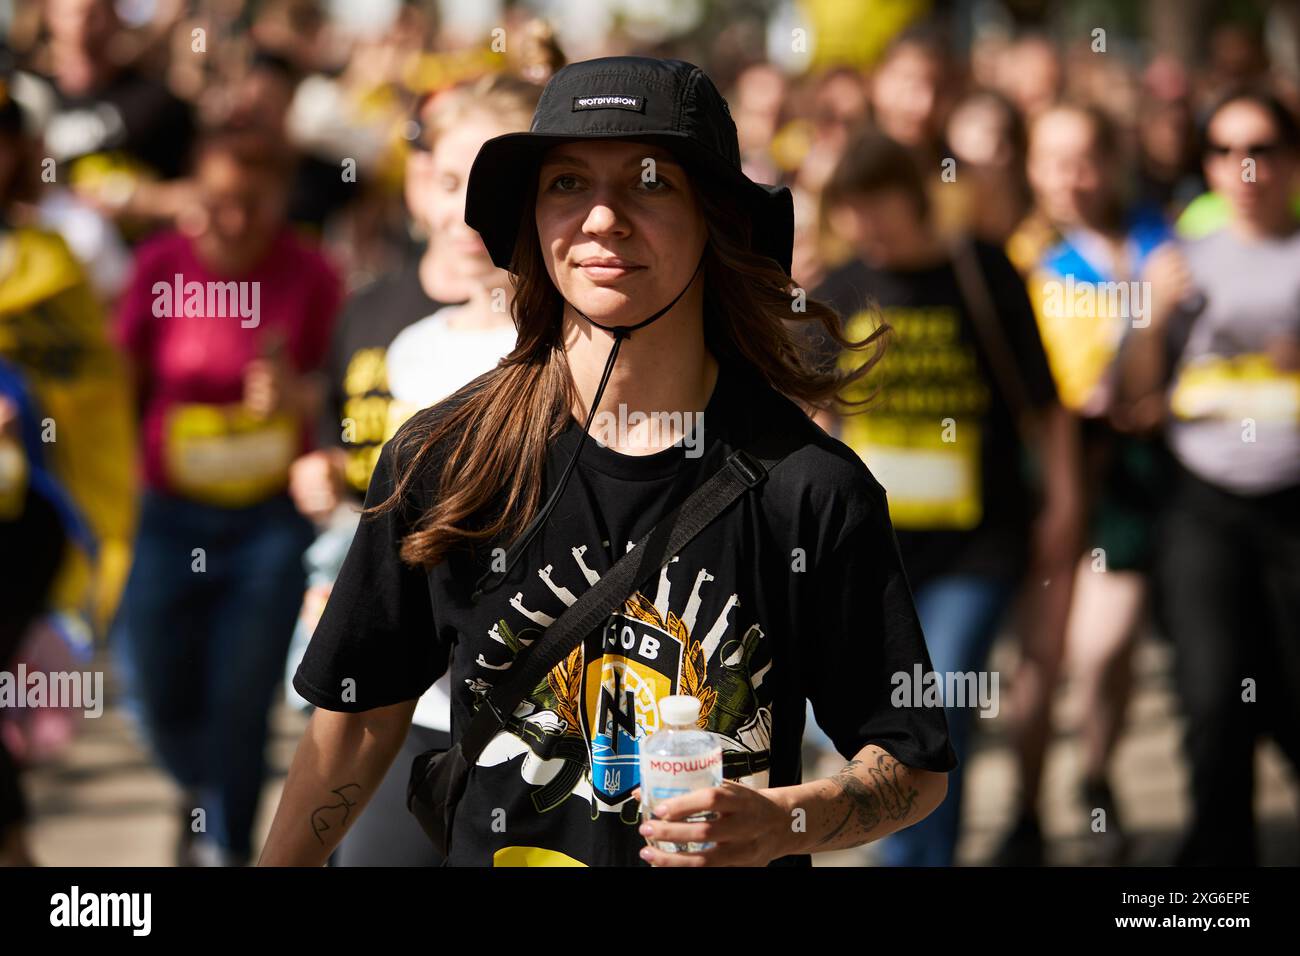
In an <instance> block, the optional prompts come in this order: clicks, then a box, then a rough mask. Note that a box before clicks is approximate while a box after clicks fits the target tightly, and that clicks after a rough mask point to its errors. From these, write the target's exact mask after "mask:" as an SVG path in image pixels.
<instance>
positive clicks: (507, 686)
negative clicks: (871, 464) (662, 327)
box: [406, 449, 784, 857]
mask: <svg viewBox="0 0 1300 956" xmlns="http://www.w3.org/2000/svg"><path fill="white" fill-rule="evenodd" d="M782 457H784V455H778V456H777V457H772V458H765V457H755V456H753V455H750V454H749V453H747V452H746V451H744V450H743V449H742V450H737V451H735V452H733V453H732V454H731V456H730V457H728V458H727V461H726V463H725V464H724V465H723V467H721V468H719V469H718V471H717V472H716V473H714V474H713V475H712V476H711V477H710V478H709V480H708V481H706V482H705V483H704V484H702V485H701V486H700V487H699V488H697V489H695V491H693V492H691V494H690V496H689V497H688V498H687V499H686V500H685V501H683V502H682V503H681V504H680V505H678V506H677V507H676V508H675V509H673V511H672V512H671V513H670V514H668V515H667V516H666V517H665V518H664V519H663V520H662V521H660V522H659V523H658V524H657V525H656V526H655V527H654V529H653V530H651V532H650V533H649V534H647V535H646V536H645V537H644V538H642V539H641V540H640V541H638V542H637V543H636V546H635V547H633V548H632V550H630V551H628V552H627V553H626V554H624V555H623V556H622V557H621V558H619V559H618V561H616V562H615V563H614V566H613V567H611V568H610V569H609V571H607V572H606V573H605V574H604V575H602V576H601V579H600V580H599V581H597V582H596V583H595V584H594V585H593V586H592V587H590V588H588V589H587V590H586V591H584V592H583V594H582V596H581V597H579V598H578V600H577V601H575V602H574V603H573V604H572V605H571V606H569V607H568V608H567V609H565V611H564V612H563V613H562V614H561V615H560V616H559V617H558V618H556V620H555V621H554V622H553V623H552V624H551V626H550V627H548V628H547V629H546V632H545V633H544V634H543V635H542V637H541V638H539V639H538V641H537V643H536V644H534V645H533V646H532V647H531V648H530V649H529V652H528V653H527V656H526V657H525V658H524V659H523V660H522V662H521V661H520V660H519V659H516V660H515V663H514V665H513V666H512V667H511V669H510V674H509V676H508V677H507V679H506V680H505V681H504V682H502V683H501V684H498V685H497V686H496V687H494V688H493V689H492V690H491V691H490V692H489V693H488V694H487V695H486V696H485V697H484V698H483V700H482V703H480V705H479V708H478V710H477V711H475V713H474V717H473V719H472V720H471V721H470V724H469V727H468V728H466V730H465V733H464V735H463V736H462V737H461V738H460V740H459V741H457V742H456V743H455V744H453V745H452V747H451V748H450V749H449V750H430V751H427V752H425V753H422V754H420V755H419V756H418V757H416V758H415V761H414V762H413V763H412V765H411V778H410V781H409V783H408V784H407V788H406V806H407V809H409V810H410V811H411V813H413V814H414V815H415V818H416V820H418V821H419V823H420V826H421V827H422V828H423V830H424V832H425V833H426V834H427V835H428V837H429V839H430V840H431V841H432V842H433V845H434V847H435V848H436V849H437V850H438V852H439V853H441V854H442V855H443V856H444V857H446V856H447V853H448V850H449V849H450V844H451V832H452V824H453V822H454V820H455V815H456V805H457V803H459V802H460V799H461V797H462V796H463V795H464V793H465V785H466V783H467V782H468V781H469V773H470V768H471V767H473V766H474V764H475V762H477V760H478V758H479V755H480V754H481V753H482V752H483V748H484V747H486V746H487V745H488V743H489V742H490V741H491V740H492V738H493V737H494V736H496V734H497V732H498V731H500V730H501V728H502V727H504V726H505V723H506V718H507V717H509V716H510V714H511V713H513V712H514V709H515V708H516V707H517V706H518V705H519V702H520V701H521V700H523V699H524V697H525V696H526V695H527V694H528V692H529V691H530V690H531V689H532V688H534V687H536V686H537V684H538V682H539V681H540V680H542V678H544V677H545V676H546V674H547V673H549V672H550V670H551V668H553V667H554V666H555V665H556V664H558V663H559V662H560V661H561V660H563V659H564V658H565V657H566V656H567V655H568V654H569V653H570V652H571V651H572V650H573V649H574V648H575V647H577V646H578V645H579V644H580V643H582V641H583V640H584V639H585V638H586V637H587V635H589V634H591V632H592V631H594V630H595V629H596V628H597V627H599V626H600V625H601V624H602V623H603V622H604V621H605V620H606V619H608V618H609V616H610V615H611V614H613V613H615V612H617V611H618V609H619V608H620V607H621V606H622V604H623V602H624V601H626V600H627V598H628V596H629V595H630V594H632V592H633V591H634V590H635V589H636V588H638V587H640V586H641V584H643V583H644V582H645V581H646V580H647V579H648V578H649V577H651V576H652V575H654V574H657V573H658V572H659V571H660V569H662V568H663V566H664V565H666V564H667V563H668V561H669V560H670V559H671V558H672V557H673V555H675V554H677V553H678V552H679V551H681V549H682V548H684V547H685V546H686V545H687V544H688V543H689V542H690V541H691V539H693V538H694V537H695V536H696V535H697V534H699V533H700V532H701V531H703V530H704V529H705V528H706V527H707V526H708V525H709V524H710V523H711V522H712V521H713V519H714V518H716V517H718V515H720V514H722V512H723V511H725V510H726V509H727V507H728V506H729V505H730V504H731V503H732V502H734V501H735V500H736V499H737V498H739V497H740V496H741V495H742V494H744V493H745V492H746V491H747V490H749V489H750V488H753V487H755V486H756V485H758V484H759V482H761V481H762V480H763V478H764V477H765V476H766V475H767V472H768V471H770V470H771V469H772V468H773V467H774V466H775V465H776V464H777V463H778V462H779V461H780V460H781V458H782Z"/></svg>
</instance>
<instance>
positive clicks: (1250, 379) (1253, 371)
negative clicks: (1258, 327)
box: [1169, 352, 1300, 426]
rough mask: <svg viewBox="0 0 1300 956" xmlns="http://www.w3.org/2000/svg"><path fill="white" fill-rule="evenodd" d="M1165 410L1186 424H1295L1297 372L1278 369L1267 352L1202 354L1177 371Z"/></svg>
mask: <svg viewBox="0 0 1300 956" xmlns="http://www.w3.org/2000/svg"><path fill="white" fill-rule="evenodd" d="M1169 406H1170V410H1171V411H1172V412H1173V413H1174V415H1175V416H1176V417H1177V418H1180V419H1183V420H1186V421H1197V420H1203V419H1210V418H1213V419H1221V420H1225V421H1230V422H1233V423H1240V422H1241V421H1243V420H1245V419H1253V420H1255V421H1257V422H1261V423H1265V422H1267V423H1274V422H1276V423H1282V424H1288V425H1292V426H1300V370H1296V369H1291V370H1284V369H1282V368H1279V367H1278V366H1277V364H1276V363H1275V362H1274V361H1273V358H1272V356H1270V355H1268V354H1266V353H1249V352H1248V353H1242V354H1240V355H1232V356H1222V355H1214V354H1206V355H1201V356H1198V357H1197V358H1196V359H1193V360H1192V361H1190V362H1188V363H1187V364H1186V365H1184V366H1183V367H1182V368H1181V369H1179V371H1178V375H1177V378H1176V380H1175V382H1174V387H1173V391H1172V392H1171V394H1170V396H1169Z"/></svg>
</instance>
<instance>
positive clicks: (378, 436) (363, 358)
mask: <svg viewBox="0 0 1300 956" xmlns="http://www.w3.org/2000/svg"><path fill="white" fill-rule="evenodd" d="M387 352H388V349H387V348H386V347H385V348H379V347H375V348H364V349H357V350H356V351H355V352H353V353H352V356H351V358H349V359H348V365H347V368H346V369H345V370H344V373H343V404H342V408H341V411H342V419H343V422H344V428H343V449H344V451H345V453H346V455H347V465H346V467H345V469H344V473H345V475H346V477H347V482H348V484H349V485H350V486H351V487H352V488H353V489H355V490H356V491H359V492H360V493H362V494H365V492H366V488H367V487H368V486H369V485H370V475H371V473H373V472H374V470H375V462H376V461H378V460H379V451H380V449H381V448H383V447H384V442H385V441H387V440H388V439H389V437H391V435H390V431H389V427H388V409H389V406H390V405H391V404H392V401H393V398H392V396H391V395H390V394H389V393H388V371H387V367H386V365H385V361H384V357H385V355H386V353H387ZM399 424H400V423H399ZM393 430H394V431H395V430H396V429H393Z"/></svg>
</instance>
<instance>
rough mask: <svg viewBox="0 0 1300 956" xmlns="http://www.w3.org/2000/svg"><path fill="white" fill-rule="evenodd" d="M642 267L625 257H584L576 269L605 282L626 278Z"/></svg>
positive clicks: (642, 267)
mask: <svg viewBox="0 0 1300 956" xmlns="http://www.w3.org/2000/svg"><path fill="white" fill-rule="evenodd" d="M644 268H645V266H639V265H636V264H635V263H632V262H628V261H627V260H625V259H586V260H583V261H582V262H580V263H578V269H579V270H581V272H582V274H583V275H585V276H586V277H587V278H588V279H592V280H597V281H606V282H608V281H611V280H615V279H623V278H626V277H627V276H630V275H632V274H633V273H634V272H640V271H641V270H642V269H644Z"/></svg>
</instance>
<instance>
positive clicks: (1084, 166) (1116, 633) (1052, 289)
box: [994, 103, 1171, 866]
mask: <svg viewBox="0 0 1300 956" xmlns="http://www.w3.org/2000/svg"><path fill="white" fill-rule="evenodd" d="M1120 147H1121V139H1120V136H1119V132H1118V130H1117V129H1116V128H1115V126H1114V123H1113V122H1112V121H1111V120H1110V119H1109V118H1108V117H1107V115H1106V114H1105V113H1104V112H1103V111H1102V110H1100V109H1098V108H1097V107H1095V106H1088V105H1081V104H1071V103H1062V104H1058V105H1055V106H1052V107H1049V108H1048V109H1046V110H1044V111H1043V112H1041V113H1040V114H1038V116H1037V117H1036V118H1035V119H1034V121H1033V122H1032V124H1031V125H1030V130H1029V155H1028V160H1027V167H1026V168H1027V173H1028V177H1029V183H1030V186H1031V187H1032V189H1033V192H1034V202H1035V209H1034V211H1033V212H1031V213H1030V215H1029V217H1028V218H1027V219H1026V221H1025V223H1024V224H1022V226H1021V228H1020V229H1019V230H1018V231H1017V233H1016V235H1014V236H1013V237H1012V238H1011V240H1010V241H1009V242H1008V246H1007V251H1008V255H1010V257H1011V259H1012V261H1014V262H1016V264H1017V265H1018V266H1019V267H1020V268H1021V271H1022V273H1024V274H1025V275H1026V276H1027V279H1028V284H1029V297H1030V300H1031V301H1032V302H1033V303H1034V311H1035V314H1036V315H1037V318H1038V329H1039V333H1040V334H1041V335H1042V339H1043V346H1044V348H1045V349H1046V350H1047V357H1048V361H1049V363H1050V365H1051V369H1052V375H1053V378H1054V379H1055V381H1056V390H1057V393H1058V394H1059V395H1060V397H1061V402H1062V404H1063V405H1064V406H1065V407H1066V408H1067V409H1068V410H1069V411H1070V412H1071V414H1072V415H1074V416H1075V417H1076V418H1077V420H1078V423H1079V436H1080V442H1081V450H1080V454H1081V461H1082V469H1083V483H1084V488H1085V489H1086V490H1087V500H1086V501H1085V502H1084V505H1083V508H1084V514H1083V517H1082V519H1081V520H1082V521H1083V522H1084V527H1083V533H1082V538H1083V551H1082V554H1081V555H1079V559H1078V561H1077V564H1076V568H1075V570H1074V573H1072V574H1057V575H1053V576H1051V577H1050V578H1045V579H1044V580H1043V582H1041V584H1042V586H1041V587H1040V586H1039V583H1038V582H1035V584H1034V587H1032V588H1030V589H1029V590H1028V591H1027V592H1026V593H1025V595H1024V598H1025V606H1026V613H1025V625H1024V627H1023V634H1022V652H1023V657H1022V658H1021V663H1020V666H1019V668H1018V669H1017V673H1016V679H1015V691H1014V696H1013V698H1012V700H1011V701H1010V703H1011V709H1012V711H1013V720H1014V724H1015V726H1016V728H1017V729H1016V738H1017V739H1016V748H1017V750H1018V754H1017V756H1018V758H1019V759H1018V762H1019V765H1020V781H1021V794H1020V799H1019V807H1018V808H1017V812H1016V822H1015V823H1014V824H1013V826H1012V829H1011V831H1010V832H1009V833H1008V835H1007V837H1006V839H1005V840H1004V841H1003V843H1002V845H1001V847H1000V849H999V850H998V852H997V853H996V855H995V857H994V862H995V864H997V865H1003V866H1033V865H1041V864H1042V863H1043V862H1045V861H1046V855H1045V852H1046V851H1045V844H1044V840H1043V834H1042V827H1041V825H1040V822H1039V816H1038V797H1039V793H1040V791H1041V786H1042V779H1043V766H1044V761H1045V759H1046V754H1047V747H1048V744H1049V742H1050V741H1051V737H1052V719H1051V706H1052V700H1053V698H1054V696H1055V689H1056V687H1057V684H1058V680H1059V677H1060V674H1061V671H1062V670H1063V668H1064V667H1065V665H1066V657H1067V653H1068V656H1069V657H1070V658H1073V660H1072V661H1070V663H1071V665H1072V670H1073V671H1074V673H1075V674H1076V675H1077V679H1078V681H1079V685H1080V687H1081V696H1082V698H1083V704H1082V706H1081V714H1082V718H1081V720H1080V723H1079V734H1080V737H1081V739H1082V749H1083V780H1082V782H1081V787H1080V790H1081V793H1080V796H1081V800H1080V806H1081V808H1082V811H1083V812H1082V813H1081V814H1080V816H1079V817H1078V820H1079V825H1080V826H1084V825H1088V824H1089V823H1090V822H1091V817H1090V816H1089V815H1090V814H1092V812H1093V811H1095V810H1104V811H1105V815H1106V829H1105V831H1103V832H1101V833H1099V834H1097V839H1096V840H1094V841H1092V843H1091V844H1090V845H1091V847H1092V849H1093V851H1094V860H1095V861H1096V862H1098V863H1103V864H1109V865H1114V864H1116V863H1118V862H1121V861H1122V860H1123V858H1124V855H1125V854H1126V853H1127V852H1128V839H1127V837H1126V835H1125V832H1124V828H1123V826H1122V819H1121V815H1120V810H1119V806H1118V802H1117V800H1116V797H1115V795H1114V793H1113V791H1112V789H1111V786H1110V779H1109V775H1110V766H1111V758H1112V756H1113V754H1114V752H1115V748H1116V746H1117V744H1118V742H1119V738H1120V734H1121V733H1122V731H1123V728H1124V719H1125V713H1126V711H1127V707H1128V700H1129V690H1130V687H1131V682H1132V659H1133V650H1134V648H1135V647H1136V645H1137V638H1138V635H1139V634H1140V633H1141V626H1140V625H1141V624H1142V621H1143V618H1144V614H1145V609H1146V603H1147V591H1148V583H1149V582H1148V572H1149V570H1150V563H1151V560H1152V552H1153V524H1154V517H1153V516H1154V514H1155V512H1156V510H1157V508H1158V506H1159V502H1160V499H1161V496H1162V495H1163V494H1164V487H1163V485H1162V481H1163V477H1164V468H1165V456H1164V455H1163V454H1162V453H1161V449H1160V448H1159V447H1158V445H1157V443H1155V442H1153V441H1150V440H1146V439H1141V438H1138V437H1135V436H1134V435H1133V434H1131V430H1132V426H1131V424H1130V423H1129V422H1128V421H1127V420H1126V413H1127V409H1126V406H1125V404H1124V403H1123V402H1120V401H1118V400H1117V399H1116V394H1115V392H1116V375H1117V366H1116V361H1115V360H1116V355H1117V354H1118V350H1119V347H1120V343H1121V342H1123V341H1124V339H1125V337H1126V336H1127V335H1128V334H1129V333H1130V332H1131V331H1132V330H1133V329H1135V328H1139V327H1141V326H1142V324H1143V323H1144V322H1145V321H1147V320H1148V319H1149V316H1148V315H1146V313H1144V311H1143V306H1144V303H1143V301H1142V299H1141V288H1142V287H1141V286H1140V285H1139V280H1140V278H1141V275H1142V271H1143V269H1144V268H1145V264H1146V262H1147V259H1148V257H1150V255H1151V254H1152V252H1154V251H1155V250H1156V249H1157V248H1158V247H1159V246H1160V245H1161V244H1162V243H1164V242H1166V241H1167V240H1168V239H1169V238H1170V235H1171V234H1170V230H1169V227H1168V225H1167V224H1166V223H1165V221H1164V219H1163V215H1162V213H1161V211H1160V210H1159V209H1158V208H1152V207H1145V206H1141V205H1136V206H1134V205H1131V204H1130V203H1129V202H1128V200H1127V198H1126V196H1125V167H1124V164H1123V153H1122V151H1121V148H1120ZM1108 290H1111V291H1108ZM1121 290H1122V291H1123V293H1125V294H1123V295H1122V297H1121V295H1120V291H1121ZM1103 572H1104V573H1103Z"/></svg>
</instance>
